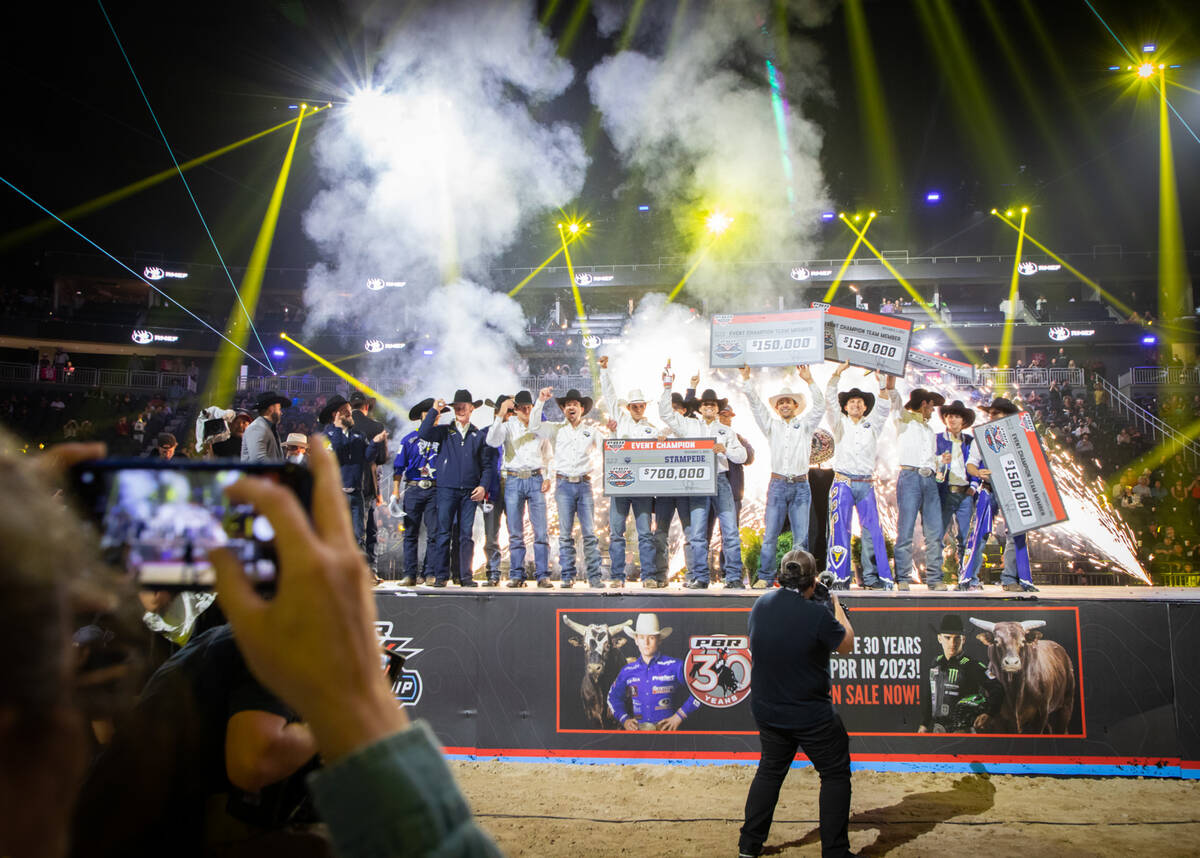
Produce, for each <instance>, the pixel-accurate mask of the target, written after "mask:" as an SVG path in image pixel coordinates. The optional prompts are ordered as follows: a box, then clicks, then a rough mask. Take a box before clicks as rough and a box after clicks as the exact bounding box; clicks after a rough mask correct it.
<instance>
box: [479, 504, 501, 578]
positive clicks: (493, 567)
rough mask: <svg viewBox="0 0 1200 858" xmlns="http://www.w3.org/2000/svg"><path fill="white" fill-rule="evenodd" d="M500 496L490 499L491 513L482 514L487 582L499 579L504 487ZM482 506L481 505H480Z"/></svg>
mask: <svg viewBox="0 0 1200 858" xmlns="http://www.w3.org/2000/svg"><path fill="white" fill-rule="evenodd" d="M500 491H501V495H500V497H498V498H492V499H491V502H492V511H491V512H484V514H483V558H484V560H485V561H486V562H487V576H488V580H491V581H497V580H499V579H500V516H502V515H504V500H503V497H504V495H503V492H504V486H503V483H501V487H500ZM480 506H482V504H480Z"/></svg>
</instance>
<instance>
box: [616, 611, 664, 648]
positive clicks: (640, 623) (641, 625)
mask: <svg viewBox="0 0 1200 858" xmlns="http://www.w3.org/2000/svg"><path fill="white" fill-rule="evenodd" d="M625 634H627V635H629V636H630V637H634V636H635V635H658V639H659V640H660V641H664V640H666V639H667V638H668V637H670V636H671V627H670V626H666V627H664V628H659V627H658V614H638V615H637V623H636V624H635V625H634V627H633V628H632V629H631V628H629V626H626V627H625Z"/></svg>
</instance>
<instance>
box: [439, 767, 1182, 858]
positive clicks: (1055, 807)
mask: <svg viewBox="0 0 1200 858" xmlns="http://www.w3.org/2000/svg"><path fill="white" fill-rule="evenodd" d="M451 765H452V766H453V767H454V771H455V774H456V776H457V777H458V779H459V783H460V784H461V785H462V787H463V789H464V791H465V792H466V795H467V797H468V799H469V800H470V802H471V805H472V807H473V808H474V810H475V812H476V814H477V816H478V818H479V822H480V824H481V825H482V826H483V828H484V829H485V830H487V831H488V832H489V833H490V834H491V835H492V836H493V837H494V838H495V839H496V842H497V843H499V844H500V847H501V848H502V849H503V850H504V851H505V852H506V853H507V854H508V855H514V856H516V855H537V856H569V858H582V856H588V858H590V856H600V855H656V856H658V855H700V856H709V855H729V856H733V855H736V854H737V839H738V827H739V826H740V825H741V814H742V808H743V805H744V803H745V799H746V790H747V788H748V787H749V785H750V781H751V779H752V778H753V776H754V767H753V766H696V767H690V766H657V765H645V766H634V765H629V766H621V765H602V766H574V765H565V764H542V765H538V764H525V763H498V762H481V763H470V762H453V763H451ZM817 783H818V781H817V776H816V773H815V772H813V771H812V770H811V769H793V770H792V772H791V773H790V774H789V775H788V779H787V781H786V782H785V783H784V786H783V792H782V793H781V794H780V800H779V806H778V808H777V809H776V812H775V823H774V825H773V826H772V828H771V836H770V838H769V839H768V841H767V844H766V849H765V852H764V854H767V855H796V856H800V855H819V854H820V836H819V833H818V829H817ZM853 789H854V797H853V804H852V806H851V815H850V846H851V849H853V850H854V851H855V852H858V853H860V854H862V855H970V854H972V853H974V854H979V855H982V854H989V853H995V852H997V851H1000V850H1002V851H1003V853H1004V854H1006V855H1027V856H1041V855H1054V856H1072V855H1130V854H1146V855H1155V856H1165V855H1196V854H1200V781H1176V780H1165V779H1164V780H1159V779H1155V778H1146V779H1132V778H1112V779H1090V778H1048V777H1017V776H1009V775H992V776H988V775H974V774H967V775H963V774H929V773H914V774H888V773H879V772H856V773H855V774H854V782H853Z"/></svg>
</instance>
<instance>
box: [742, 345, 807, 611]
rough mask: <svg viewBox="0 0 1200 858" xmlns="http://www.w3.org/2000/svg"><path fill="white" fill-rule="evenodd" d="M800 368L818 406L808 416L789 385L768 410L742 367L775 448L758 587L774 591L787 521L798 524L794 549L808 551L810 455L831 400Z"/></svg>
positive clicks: (746, 387)
mask: <svg viewBox="0 0 1200 858" xmlns="http://www.w3.org/2000/svg"><path fill="white" fill-rule="evenodd" d="M796 370H797V372H799V374H800V378H801V380H803V381H804V382H806V383H807V384H808V393H809V396H810V397H812V408H810V409H808V411H807V412H804V397H803V396H802V395H801V394H799V393H793V392H792V390H791V389H789V388H786V387H785V388H784V389H783V390H782V391H780V392H779V393H777V394H775V395H774V396H772V397H771V398H770V403H771V406H770V408H768V407H767V404H766V403H765V402H763V400H762V397H760V396H759V395H758V391H757V390H755V388H754V382H753V381H751V380H750V368H749V367H747V366H744V367H742V390H743V391H744V392H745V394H746V398H747V399H749V400H750V410H751V411H752V412H754V420H755V422H756V423H758V428H759V429H761V430H762V433H763V434H764V435H766V436H767V441H768V442H769V443H770V445H771V482H770V483H769V484H768V485H767V508H766V513H765V521H764V522H763V543H762V554H761V555H760V557H759V567H758V580H757V581H755V582H754V586H755V587H756V588H758V589H765V588H767V587H770V586H771V585H772V584H773V583H774V582H775V575H776V572H777V571H778V570H777V569H776V565H775V552H776V550H777V549H778V547H779V534H780V533H781V532H782V531H783V522H784V520H785V519H786V520H788V521H790V522H791V525H792V547H793V548H803V549H805V550H807V549H808V514H809V508H810V507H811V505H812V488H811V487H810V486H809V484H808V466H809V457H810V456H811V454H812V436H813V432H815V431H816V430H817V427H818V426H819V425H821V418H822V417H824V416H825V397H824V396H822V395H821V389H820V388H819V387H817V384H816V382H814V381H813V377H812V371H811V370H810V369H809V368H808V367H807V366H798V367H796ZM771 408H773V409H775V414H772V413H771V410H770V409H771ZM801 412H804V413H803V414H801Z"/></svg>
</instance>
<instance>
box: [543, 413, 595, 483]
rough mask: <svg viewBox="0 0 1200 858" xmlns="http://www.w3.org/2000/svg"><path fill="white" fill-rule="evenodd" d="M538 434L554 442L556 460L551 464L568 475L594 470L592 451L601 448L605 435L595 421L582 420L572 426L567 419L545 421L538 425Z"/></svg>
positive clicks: (575, 475)
mask: <svg viewBox="0 0 1200 858" xmlns="http://www.w3.org/2000/svg"><path fill="white" fill-rule="evenodd" d="M538 435H540V436H541V437H542V438H547V439H549V440H551V441H553V442H554V460H553V463H552V465H551V467H552V468H553V470H554V472H555V473H556V474H562V475H563V476H567V477H582V476H583V475H584V474H589V473H591V471H592V452H593V451H594V450H599V449H600V442H601V441H603V440H604V435H603V434H602V433H601V432H600V427H599V426H597V425H596V424H595V423H585V422H584V421H582V420H580V421H579V425H578V426H572V425H571V424H570V423H568V422H567V421H566V420H563V421H561V422H559V423H548V422H543V423H541V424H539V425H538Z"/></svg>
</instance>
